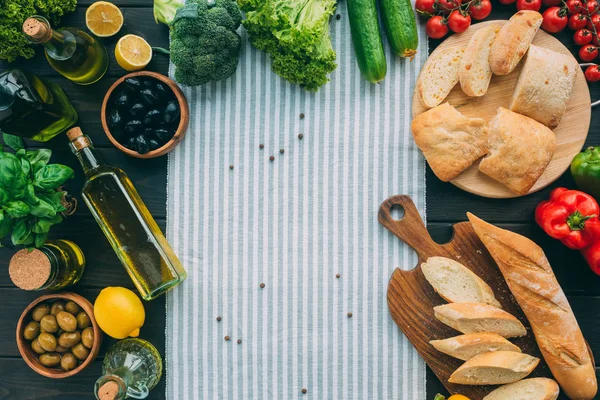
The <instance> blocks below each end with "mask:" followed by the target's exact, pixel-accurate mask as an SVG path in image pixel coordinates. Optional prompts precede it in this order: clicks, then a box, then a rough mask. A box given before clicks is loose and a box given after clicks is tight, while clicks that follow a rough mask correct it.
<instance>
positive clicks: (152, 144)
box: [148, 139, 161, 150]
mask: <svg viewBox="0 0 600 400" xmlns="http://www.w3.org/2000/svg"><path fill="white" fill-rule="evenodd" d="M148 146H150V150H156V149H158V148H159V147H161V146H160V143H158V142H157V141H156V140H154V139H150V140H148Z"/></svg>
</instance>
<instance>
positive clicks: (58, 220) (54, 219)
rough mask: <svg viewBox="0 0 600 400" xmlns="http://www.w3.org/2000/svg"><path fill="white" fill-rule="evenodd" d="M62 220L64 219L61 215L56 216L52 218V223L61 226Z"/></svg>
mask: <svg viewBox="0 0 600 400" xmlns="http://www.w3.org/2000/svg"><path fill="white" fill-rule="evenodd" d="M62 220H63V219H62V217H61V216H60V214H56V215H55V216H54V217H52V218H50V222H52V225H56V224H60V223H61V222H62Z"/></svg>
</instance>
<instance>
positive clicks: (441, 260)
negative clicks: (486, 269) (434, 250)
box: [421, 257, 502, 308]
mask: <svg viewBox="0 0 600 400" xmlns="http://www.w3.org/2000/svg"><path fill="white" fill-rule="evenodd" d="M421 270H422V271H423V274H424V275H425V279H427V281H428V282H429V284H431V286H433V289H434V290H435V291H436V292H437V293H438V294H439V295H440V296H441V297H442V298H443V299H444V300H446V301H448V302H450V303H486V304H489V305H492V306H494V307H498V308H502V306H500V303H498V301H497V300H496V298H495V297H494V292H493V291H492V288H490V287H489V286H488V284H487V283H485V282H484V281H483V280H482V279H481V278H480V277H478V276H477V275H475V274H474V273H473V272H472V271H471V270H470V269H468V268H467V267H465V266H464V265H462V264H461V263H459V262H456V261H454V260H452V259H450V258H445V257H430V258H428V259H427V262H424V263H423V264H421Z"/></svg>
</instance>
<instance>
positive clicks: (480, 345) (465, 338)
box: [429, 332, 521, 361]
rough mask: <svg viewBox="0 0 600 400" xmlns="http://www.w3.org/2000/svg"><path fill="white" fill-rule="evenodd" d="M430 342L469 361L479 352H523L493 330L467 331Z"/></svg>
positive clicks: (437, 347)
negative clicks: (463, 333) (492, 331)
mask: <svg viewBox="0 0 600 400" xmlns="http://www.w3.org/2000/svg"><path fill="white" fill-rule="evenodd" d="M429 343H430V344H431V345H432V346H433V347H435V349H436V350H438V351H440V352H442V353H444V354H448V355H449V356H451V357H454V358H458V359H459V360H463V361H467V360H469V359H471V358H473V357H475V356H476V355H478V354H481V353H489V352H492V351H513V352H516V353H520V352H521V349H519V347H517V346H515V345H514V344H512V343H511V342H509V341H508V340H506V339H505V338H503V337H502V336H500V335H498V334H497V333H491V332H481V333H467V334H465V335H460V336H455V337H452V338H449V339H444V340H432V341H430V342H429Z"/></svg>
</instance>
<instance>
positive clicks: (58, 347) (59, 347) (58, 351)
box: [54, 338, 69, 353]
mask: <svg viewBox="0 0 600 400" xmlns="http://www.w3.org/2000/svg"><path fill="white" fill-rule="evenodd" d="M59 340H60V338H59ZM54 351H56V352H57V353H66V352H67V351H69V349H67V348H65V347H62V346H61V345H58V346H56V350H54Z"/></svg>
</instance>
